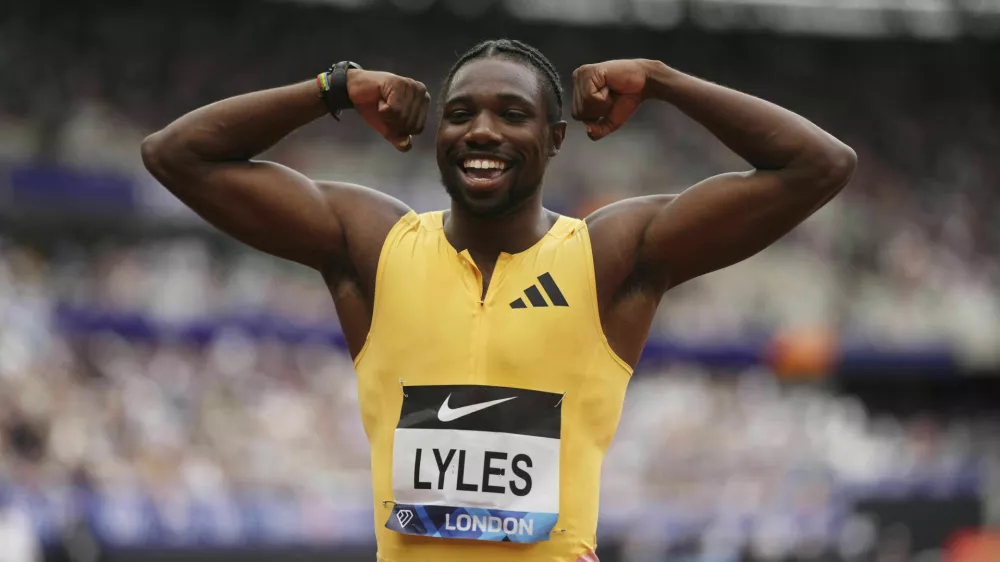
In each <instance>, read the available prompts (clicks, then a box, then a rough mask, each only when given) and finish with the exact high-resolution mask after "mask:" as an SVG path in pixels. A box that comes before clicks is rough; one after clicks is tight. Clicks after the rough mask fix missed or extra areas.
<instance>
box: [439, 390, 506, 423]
mask: <svg viewBox="0 0 1000 562" xmlns="http://www.w3.org/2000/svg"><path fill="white" fill-rule="evenodd" d="M515 398H517V396H511V397H510V398H501V399H499V400H491V401H489V402H480V403H479V404H472V405H469V406H462V407H461V408H454V409H452V408H451V407H450V406H448V401H449V400H451V394H449V395H448V397H447V398H445V399H444V404H441V409H440V410H438V419H439V420H441V421H443V422H450V421H455V420H457V419H458V418H462V417H465V416H467V415H469V414H474V413H476V412H478V411H480V410H485V409H486V408H489V407H492V406H496V405H497V404H503V403H504V402H508V401H510V400H513V399H515Z"/></svg>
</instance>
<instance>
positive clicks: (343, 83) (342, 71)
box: [319, 61, 362, 119]
mask: <svg viewBox="0 0 1000 562" xmlns="http://www.w3.org/2000/svg"><path fill="white" fill-rule="evenodd" d="M352 68H353V69H356V70H362V68H361V66H360V65H359V64H357V63H354V62H350V61H341V62H338V63H337V64H335V65H333V66H332V67H330V70H329V71H327V73H326V79H327V83H328V84H329V86H330V87H329V89H327V90H324V89H321V90H320V94H319V96H320V97H321V98H323V103H324V104H326V108H327V110H329V112H330V115H333V116H334V118H338V119H339V117H340V112H341V111H343V110H345V109H351V108H353V107H354V104H353V103H351V97H350V96H349V95H347V71H348V70H349V69H352Z"/></svg>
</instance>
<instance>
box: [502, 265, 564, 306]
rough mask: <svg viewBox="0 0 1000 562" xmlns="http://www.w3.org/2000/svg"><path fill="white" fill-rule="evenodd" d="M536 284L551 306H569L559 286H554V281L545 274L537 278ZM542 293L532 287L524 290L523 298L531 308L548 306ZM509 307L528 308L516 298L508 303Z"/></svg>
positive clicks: (536, 287) (520, 299) (522, 300)
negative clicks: (526, 299) (540, 287)
mask: <svg viewBox="0 0 1000 562" xmlns="http://www.w3.org/2000/svg"><path fill="white" fill-rule="evenodd" d="M538 283H539V285H541V286H542V291H545V294H546V295H547V296H548V297H549V301H551V302H552V306H569V303H568V302H566V297H564V296H563V294H562V291H560V290H559V286H558V285H556V280H555V279H553V278H552V276H551V275H549V274H548V273H547V272H546V273H543V274H541V275H539V276H538ZM542 291H539V290H538V285H532V286H530V287H528V288H527V289H525V290H524V296H525V297H527V298H528V302H529V303H531V307H532V308H536V307H537V308H541V307H543V306H549V303H548V302H546V300H545V297H543V296H542ZM510 307H511V308H528V305H527V304H525V302H524V299H522V298H518V299H515V300H514V302H512V303H510Z"/></svg>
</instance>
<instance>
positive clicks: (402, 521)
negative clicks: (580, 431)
mask: <svg viewBox="0 0 1000 562" xmlns="http://www.w3.org/2000/svg"><path fill="white" fill-rule="evenodd" d="M403 390H404V398H403V408H402V411H401V412H400V416H399V424H398V425H397V426H396V433H395V440H394V443H393V457H392V459H393V460H392V488H393V493H394V494H395V502H396V504H395V506H394V508H393V510H392V513H391V514H390V515H389V520H388V521H386V523H385V526H386V527H387V528H389V529H392V530H393V531H396V532H399V533H405V534H407V535H420V536H426V537H440V538H458V539H477V540H485V541H509V542H519V543H532V542H538V541H543V540H548V538H549V533H550V532H551V531H552V528H553V527H554V526H555V524H556V520H557V519H558V518H559V438H560V431H561V428H562V395H561V394H553V393H550V392H539V391H536V390H524V389H520V388H505V387H496V386H478V385H444V386H407V387H405V388H404V389H403Z"/></svg>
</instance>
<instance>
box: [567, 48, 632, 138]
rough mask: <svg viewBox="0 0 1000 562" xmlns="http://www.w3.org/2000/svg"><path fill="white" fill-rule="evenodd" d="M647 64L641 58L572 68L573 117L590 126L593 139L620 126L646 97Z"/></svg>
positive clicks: (588, 132) (588, 130)
mask: <svg viewBox="0 0 1000 562" xmlns="http://www.w3.org/2000/svg"><path fill="white" fill-rule="evenodd" d="M645 89H646V66H645V65H643V61H641V60H611V61H607V62H602V63H598V64H585V65H583V66H581V67H580V68H577V69H576V70H575V71H573V119H576V120H577V121H582V122H583V123H584V124H585V125H586V126H587V135H588V136H589V137H590V139H591V140H595V141H596V140H600V139H602V138H604V137H606V136H608V135H610V134H611V133H613V132H615V131H616V130H618V128H619V127H621V126H622V125H624V124H625V122H626V121H628V120H629V118H630V117H632V114H633V113H635V110H636V109H637V108H638V107H639V105H640V104H641V103H642V101H643V100H644V99H645V97H644V92H645Z"/></svg>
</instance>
